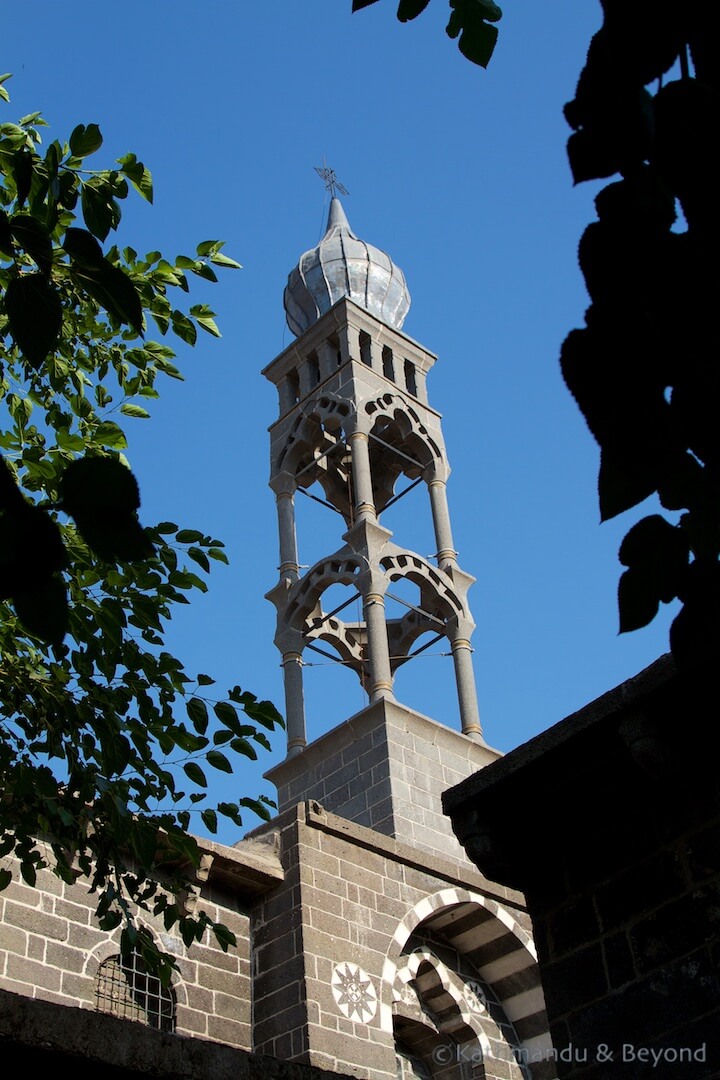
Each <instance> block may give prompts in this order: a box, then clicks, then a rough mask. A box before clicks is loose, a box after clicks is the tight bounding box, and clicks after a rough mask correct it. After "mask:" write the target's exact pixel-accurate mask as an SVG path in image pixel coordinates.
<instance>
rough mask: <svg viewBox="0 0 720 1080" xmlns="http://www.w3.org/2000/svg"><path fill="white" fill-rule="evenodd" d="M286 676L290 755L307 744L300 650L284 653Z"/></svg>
mask: <svg viewBox="0 0 720 1080" xmlns="http://www.w3.org/2000/svg"><path fill="white" fill-rule="evenodd" d="M282 666H283V672H284V676H285V718H286V723H287V745H288V757H292V756H293V754H299V753H300V751H301V750H302V749H303V747H304V746H306V745H307V735H306V731H305V695H304V694H303V677H302V657H301V655H300V653H298V652H286V653H283V658H282Z"/></svg>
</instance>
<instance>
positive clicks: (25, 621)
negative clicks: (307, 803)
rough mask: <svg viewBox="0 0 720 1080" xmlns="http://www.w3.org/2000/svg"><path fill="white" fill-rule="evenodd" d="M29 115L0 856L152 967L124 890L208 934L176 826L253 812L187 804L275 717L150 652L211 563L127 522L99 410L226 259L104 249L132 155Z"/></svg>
mask: <svg viewBox="0 0 720 1080" xmlns="http://www.w3.org/2000/svg"><path fill="white" fill-rule="evenodd" d="M7 78H8V76H2V77H0V98H1V99H3V100H5V101H7V100H8V95H7V90H6V88H5V86H4V85H3V84H4V83H5V81H6V80H7ZM41 126H45V125H44V122H43V120H42V118H41V117H40V115H39V114H37V113H34V114H32V115H31V116H26V117H23V118H22V119H21V120H20V121H19V122H18V123H17V124H13V123H1V124H0V401H1V402H2V413H0V416H2V418H3V419H2V421H0V448H1V449H2V451H3V455H4V456H3V457H2V458H0V783H1V785H2V798H0V856H5V855H9V854H14V855H15V856H16V857H17V859H18V860H19V862H20V870H21V873H22V876H23V879H24V880H25V881H26V882H27V883H28V884H30V885H33V884H34V883H35V880H36V873H37V870H38V868H40V867H44V866H46V865H49V866H50V868H51V869H52V870H54V872H55V873H56V874H57V875H58V876H59V877H60V878H62V879H63V880H64V881H67V882H72V881H74V880H75V879H76V878H77V877H85V878H86V879H87V880H88V881H89V882H90V884H91V887H92V889H93V890H94V891H96V892H98V894H99V897H98V909H97V910H98V915H99V917H100V922H101V925H102V926H103V927H104V928H106V929H112V928H114V927H116V926H118V925H120V924H121V923H124V930H123V935H122V947H123V950H124V951H126V952H127V951H128V950H130V949H132V948H139V949H140V950H141V952H142V954H143V956H144V959H145V962H146V964H147V965H148V966H149V967H150V968H151V969H153V970H159V971H160V973H161V974H163V976H164V977H167V976H169V968H170V966H171V964H172V961H171V960H170V959H169V958H168V957H167V956H165V955H164V954H160V953H159V952H158V950H157V948H156V947H155V945H154V944H153V941H152V938H151V937H150V934H149V933H148V932H147V931H146V930H143V928H142V927H140V926H138V925H137V923H136V922H135V921H134V919H133V916H132V904H136V905H139V907H140V908H144V909H146V910H150V911H153V912H154V913H155V914H162V915H163V918H164V921H165V926H166V928H167V929H170V928H171V927H173V926H174V925H176V924H178V926H179V932H180V934H181V936H182V937H183V939H184V941H185V943H186V944H189V943H191V942H192V941H193V940H195V939H199V938H201V937H202V936H203V934H204V932H205V930H206V929H207V927H209V926H210V927H212V929H213V930H214V933H215V936H216V938H217V940H218V941H219V942H220V944H221V945H222V947H223V948H227V946H228V944H229V943H230V942H231V941H232V934H230V933H229V931H228V930H227V929H226V928H225V927H223V926H221V925H216V924H214V923H213V922H212V920H211V919H210V918H209V917H208V916H207V915H206V914H205V913H204V912H202V911H199V912H197V913H193V914H191V913H189V912H188V911H187V910H186V909H185V908H184V906H183V903H184V901H183V896H184V895H185V891H186V890H187V888H188V885H189V883H191V882H192V880H193V874H194V868H195V867H197V866H198V864H199V851H198V847H197V844H196V842H195V840H193V839H192V838H191V837H190V836H188V834H187V832H186V830H187V829H188V828H189V827H190V825H191V811H194V812H196V813H199V814H200V815H201V817H202V820H203V822H204V824H205V826H206V827H207V828H208V829H209V830H210V831H211V832H216V831H217V820H218V819H217V815H218V813H220V814H223V815H225V816H226V817H227V818H229V819H230V820H232V821H233V822H235V823H236V824H237V825H241V824H242V818H241V809H243V808H248V809H251V810H253V811H254V812H256V813H258V814H259V815H260V816H261V817H264V818H267V817H268V816H269V814H268V810H267V808H266V806H265V805H264V802H265V800H256V799H251V798H242V799H240V800H239V801H238V802H234V803H221V804H220V805H219V806H218V807H217V808H216V809H214V808H211V807H206V806H205V805H204V804H205V799H206V793H205V790H204V789H205V788H206V787H207V784H208V781H207V776H206V772H205V770H206V769H207V768H208V767H209V768H211V769H216V770H219V771H221V772H225V773H228V772H231V771H232V764H231V760H230V758H229V757H228V756H227V754H228V752H230V753H235V754H240V755H243V756H245V757H250V758H254V757H255V756H256V749H255V748H256V746H258V745H260V746H264V747H268V746H269V743H268V740H267V737H266V735H265V733H264V731H263V730H261V729H266V730H272V729H273V728H274V726H275V725H276V724H281V723H282V721H281V719H280V716H279V714H278V713H277V711H276V710H275V708H274V707H273V706H272V705H271V704H270V703H269V702H264V701H258V700H257V699H256V698H255V697H254V695H252V694H250V693H248V692H247V691H243V690H241V688H240V687H239V686H236V687H234V688H233V689H232V690H230V691H229V693H228V694H227V695H221V700H216V699H213V698H210V697H207V696H206V695H208V694H210V693H211V691H210V690H209V687H211V686H212V684H213V679H211V678H210V677H209V676H207V675H203V674H201V675H198V676H197V677H196V678H191V677H190V676H189V675H187V674H186V672H185V670H184V668H183V665H182V663H181V662H180V661H179V660H178V659H176V658H175V657H174V656H172V655H171V654H170V653H169V652H167V651H166V650H165V648H164V627H165V624H166V623H167V621H168V620H169V619H170V618H171V616H172V611H173V605H175V604H178V603H183V604H184V603H188V598H187V593H189V592H191V591H192V590H194V589H199V590H201V591H205V590H206V589H207V586H206V584H205V581H204V578H203V577H201V576H200V572H202V573H203V574H205V573H207V572H208V571H209V569H210V565H211V562H212V561H213V560H215V561H219V562H226V561H227V559H226V556H225V552H224V550H223V545H222V543H221V542H220V541H218V540H215V539H213V538H212V537H211V536H207V535H206V534H205V533H204V532H203V531H199V530H193V529H180V528H179V527H178V526H177V525H176V524H174V523H171V522H164V523H160V524H159V525H156V526H155V527H154V528H143V527H142V526H141V524H140V522H139V520H138V510H139V507H140V494H139V489H138V484H137V481H136V480H135V477H134V476H133V474H132V473H131V472H130V469H129V467H128V465H127V462H126V461H125V459H124V457H123V453H122V451H123V450H124V449H125V448H126V446H127V441H126V437H125V434H124V432H123V430H122V428H121V427H120V425H119V424H118V422H117V421H118V419H119V418H120V417H121V416H125V417H130V418H135V419H146V418H147V417H148V416H149V412H148V410H147V408H146V405H147V404H148V403H150V402H152V400H153V399H155V398H156V397H157V396H158V390H157V387H156V382H157V381H158V379H159V378H160V377H161V376H162V375H167V376H170V377H172V378H182V376H181V374H180V372H179V371H178V369H177V367H176V366H175V364H174V359H175V354H174V352H173V350H172V348H171V347H170V346H169V345H167V344H165V343H164V342H162V341H157V340H154V339H153V338H152V337H151V336H150V326H149V325H148V319H150V320H152V323H154V324H155V327H156V328H157V330H159V333H160V337H164V336H165V335H166V334H167V332H168V331H169V330H172V331H173V333H174V334H175V335H176V336H178V337H179V338H180V339H181V340H183V341H185V342H188V343H189V344H194V342H195V340H196V338H197V330H198V327H199V328H200V329H202V330H205V331H207V332H208V333H209V334H210V335H214V336H218V334H219V331H218V329H217V326H216V325H215V321H214V313H213V312H212V311H211V310H210V308H209V307H207V305H204V304H194V305H192V306H190V308H189V311H188V312H187V313H186V312H185V311H183V310H182V309H181V308H179V307H175V306H174V305H173V303H172V302H171V299H170V295H171V293H172V292H174V291H179V292H180V293H187V292H188V291H189V281H188V273H190V274H192V275H197V276H198V277H200V278H204V279H205V280H207V281H216V280H217V278H216V274H215V269H214V267H218V266H220V267H237V266H238V264H237V263H235V262H234V261H233V260H232V259H229V258H228V257H227V256H225V255H224V254H223V253H222V252H221V247H222V244H221V243H220V242H219V241H214V240H208V241H205V242H204V243H202V244H200V245H198V247H197V252H196V255H194V256H192V257H189V256H179V257H178V258H177V259H176V260H175V261H174V262H173V263H170V262H168V261H166V260H165V259H164V258H163V257H162V255H161V254H160V252H151V253H150V254H149V255H147V256H145V257H144V258H141V257H139V256H138V254H137V252H135V251H134V250H133V249H132V248H130V247H125V248H124V249H123V250H122V251H120V250H119V249H118V248H117V247H115V246H112V247H110V248H108V249H107V250H104V249H103V246H102V245H103V244H104V242H105V241H106V239H107V237H108V236H109V234H110V233H111V232H112V231H113V230H115V229H116V228H117V226H118V224H119V222H120V217H121V208H120V203H121V201H122V200H123V199H125V198H126V197H127V195H128V194H129V190H130V187H133V188H135V189H136V190H137V191H138V192H139V193H140V194H141V195H142V196H143V197H144V198H145V199H147V200H148V201H152V178H151V175H150V172H149V171H148V169H147V168H146V167H145V166H144V165H143V164H142V163H141V162H139V161H137V159H136V157H135V156H134V155H133V154H127V155H125V156H124V157H122V158H119V159H117V161H116V162H115V163H114V164H113V167H111V168H109V169H97V170H93V169H90V168H89V167H88V163H87V158H88V157H89V156H90V155H91V154H93V153H95V152H96V151H98V150H99V149H100V147H101V145H102V136H101V134H100V130H99V128H98V127H97V125H96V124H89V125H87V126H86V125H82V124H81V125H79V126H78V127H76V128H75V130H74V131H73V133H72V134H71V136H70V138H69V140H68V142H66V143H61V142H58V141H54V142H51V143H50V144H49V145H48V146H47V148H46V149H45V151H44V154H41V153H40V137H39V131H38V129H39V128H40V127H41ZM78 216H80V218H81V221H82V223H83V224H84V227H82V225H80V224H79V223H78ZM152 323H151V324H150V325H152ZM140 402H142V403H143V404H140ZM190 566H192V567H193V568H192V569H190ZM196 571H198V572H196ZM158 868H160V870H161V877H162V882H163V884H162V887H161V886H160V884H159V883H158ZM9 881H10V873H9V871H8V870H6V869H0V889H2V888H5V887H6V885H7V884H8V882H9Z"/></svg>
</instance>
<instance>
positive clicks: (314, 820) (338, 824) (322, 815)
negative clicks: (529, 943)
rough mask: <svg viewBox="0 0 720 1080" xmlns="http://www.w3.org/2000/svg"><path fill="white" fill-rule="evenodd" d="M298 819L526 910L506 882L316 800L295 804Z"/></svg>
mask: <svg viewBox="0 0 720 1080" xmlns="http://www.w3.org/2000/svg"><path fill="white" fill-rule="evenodd" d="M297 810H298V814H299V815H301V820H302V821H303V822H304V823H305V824H306V825H308V826H309V827H310V828H313V829H319V830H321V831H322V832H325V833H328V834H329V835H331V836H337V837H339V838H340V839H342V840H346V841H348V843H351V844H356V845H358V846H359V847H363V848H366V849H367V850H369V851H373V852H375V853H377V854H378V855H384V856H386V857H387V858H390V859H392V860H393V861H394V862H397V863H402V864H403V865H405V866H410V867H412V868H413V869H414V870H420V871H421V872H423V873H425V874H428V876H430V877H436V878H440V879H441V880H442V881H448V882H452V884H453V885H458V884H460V885H463V886H466V887H467V888H469V889H475V890H477V891H482V893H483V895H485V896H488V897H491V898H492V899H494V900H498V901H500V902H501V903H503V904H508V905H510V906H514V907H518V908H521V909H522V910H523V911H524V910H525V900H524V897H523V896H522V894H521V893H519V892H517V891H516V890H514V889H510V888H508V887H507V886H505V885H499V884H498V883H497V882H494V881H490V880H489V879H488V878H486V877H485V876H484V875H483V874H481V873H480V871H479V870H473V869H472V868H470V867H468V866H466V865H465V864H463V863H461V862H460V861H459V860H458V862H454V861H451V860H450V859H443V858H441V857H439V856H433V857H432V859H431V860H429V858H428V854H427V852H423V851H418V849H417V848H414V847H411V846H410V845H409V844H404V843H403V842H402V841H400V840H394V839H393V838H392V837H390V836H385V835H384V833H378V832H376V831H375V830H374V829H369V828H367V827H366V826H364V825H358V824H356V823H355V822H354V821H348V820H347V819H346V818H344V817H340V816H339V815H337V814H333V813H331V812H330V811H328V810H325V808H324V807H323V806H322V805H321V804H320V803H318V802H314V801H313V802H307V803H302V804H300V806H298V808H297Z"/></svg>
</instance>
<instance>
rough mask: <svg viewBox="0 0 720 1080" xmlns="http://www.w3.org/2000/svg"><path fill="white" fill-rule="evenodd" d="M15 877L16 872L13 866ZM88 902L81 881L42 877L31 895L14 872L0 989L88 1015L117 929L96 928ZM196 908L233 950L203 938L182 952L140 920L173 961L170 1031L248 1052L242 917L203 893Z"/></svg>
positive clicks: (3, 917) (2, 923)
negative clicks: (217, 924) (226, 934)
mask: <svg viewBox="0 0 720 1080" xmlns="http://www.w3.org/2000/svg"><path fill="white" fill-rule="evenodd" d="M15 869H16V870H17V867H15ZM95 904H96V897H95V896H93V895H91V894H90V893H89V890H88V888H87V886H86V885H85V884H83V883H82V882H77V883H76V884H74V885H67V884H65V883H63V882H62V881H60V880H59V878H56V877H55V876H54V875H53V874H52V873H51V872H50V871H47V870H43V871H40V872H39V873H38V880H37V886H36V887H35V888H31V887H30V886H29V885H27V884H25V882H23V881H22V879H21V878H20V876H19V874H18V873H15V876H14V880H13V881H12V882H11V883H10V885H9V886H8V887H7V888H6V889H5V891H4V892H2V893H0V989H3V990H8V991H12V992H14V993H16V994H21V995H24V996H27V997H31V998H38V999H43V1000H45V1001H50V1002H55V1003H57V1004H60V1005H67V1006H73V1007H75V1008H80V1009H94V1008H95V982H96V976H97V972H98V969H99V967H100V965H101V963H102V962H103V961H104V960H106V959H107V958H108V957H110V956H113V955H116V954H117V953H118V952H119V936H120V931H119V929H118V930H116V931H114V932H113V933H107V932H105V931H102V930H100V929H99V928H98V926H97V924H96V922H95V918H94V910H95ZM202 906H203V907H204V908H205V910H206V911H207V912H208V914H210V915H211V917H212V918H214V919H217V920H219V921H221V922H223V923H225V925H226V926H228V927H229V929H231V930H232V931H233V932H234V933H235V934H236V936H237V939H238V947H237V948H235V949H233V948H231V949H229V950H228V952H227V953H223V952H222V950H221V949H220V947H219V946H217V945H216V944H215V942H214V939H212V940H210V939H209V938H208V937H206V938H205V939H204V941H203V942H201V943H199V944H195V945H193V946H192V947H191V949H189V950H188V949H186V948H185V946H184V945H183V942H182V940H181V939H180V938H179V937H177V936H175V934H173V933H171V934H167V933H166V932H165V931H164V928H163V926H162V922H161V921H160V920H157V921H154V920H153V919H152V918H150V917H146V915H145V913H142V915H141V917H142V919H143V921H145V922H146V924H148V925H150V927H151V928H152V930H153V932H154V933H155V936H156V939H157V940H158V941H159V943H160V944H161V947H162V948H163V949H165V950H166V951H167V952H170V953H172V954H173V955H174V956H175V957H176V958H177V960H178V963H179V967H180V973H179V976H174V977H173V990H174V991H175V994H176V998H177V1024H176V1031H177V1032H178V1033H181V1034H185V1035H194V1036H198V1037H201V1038H204V1039H210V1040H215V1041H218V1042H223V1043H226V1044H227V1045H229V1046H236V1047H241V1048H245V1049H249V1048H250V1045H251V1043H250V997H251V993H250V955H249V934H248V917H247V915H245V914H243V913H242V912H241V911H239V910H237V907H236V904H235V902H234V900H233V899H232V897H229V896H227V895H225V894H223V893H219V892H217V891H216V890H214V889H213V888H212V887H211V886H210V887H208V886H206V887H205V888H204V890H203V896H202Z"/></svg>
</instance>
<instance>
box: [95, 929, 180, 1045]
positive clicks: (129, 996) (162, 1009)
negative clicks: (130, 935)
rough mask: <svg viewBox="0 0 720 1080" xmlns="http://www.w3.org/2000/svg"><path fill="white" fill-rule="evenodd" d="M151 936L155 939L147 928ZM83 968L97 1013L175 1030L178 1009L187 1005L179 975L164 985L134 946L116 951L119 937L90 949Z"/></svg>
mask: <svg viewBox="0 0 720 1080" xmlns="http://www.w3.org/2000/svg"><path fill="white" fill-rule="evenodd" d="M149 929H150V932H151V933H152V935H153V937H154V938H156V939H157V938H158V935H157V934H156V933H153V930H152V928H149ZM85 971H86V973H87V974H88V975H89V974H90V972H92V985H93V990H94V994H93V996H94V1005H95V1009H96V1011H97V1012H104V1013H108V1014H110V1015H112V1016H116V1017H118V1018H120V1019H125V1020H133V1021H136V1022H138V1023H141V1024H144V1025H145V1026H147V1027H151V1028H155V1029H157V1030H159V1031H166V1032H173V1031H175V1030H176V1029H177V1023H178V1009H179V1007H180V1008H182V1007H184V1006H185V1005H186V1004H187V992H186V988H185V985H184V981H183V979H182V977H180V978H178V977H177V976H174V977H173V978H172V979H171V981H170V983H168V984H165V983H163V982H162V980H161V979H160V977H159V976H158V975H156V974H155V973H154V972H152V971H150V970H148V968H147V967H146V964H145V961H144V959H143V956H142V954H141V952H140V950H138V949H133V951H132V952H130V953H129V954H127V955H122V954H121V952H120V945H119V939H116V940H114V941H113V940H111V939H108V940H106V941H104V942H102V943H100V944H99V945H98V946H96V947H95V949H93V950H92V952H91V954H90V955H89V956H88V958H87V961H86V965H85Z"/></svg>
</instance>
